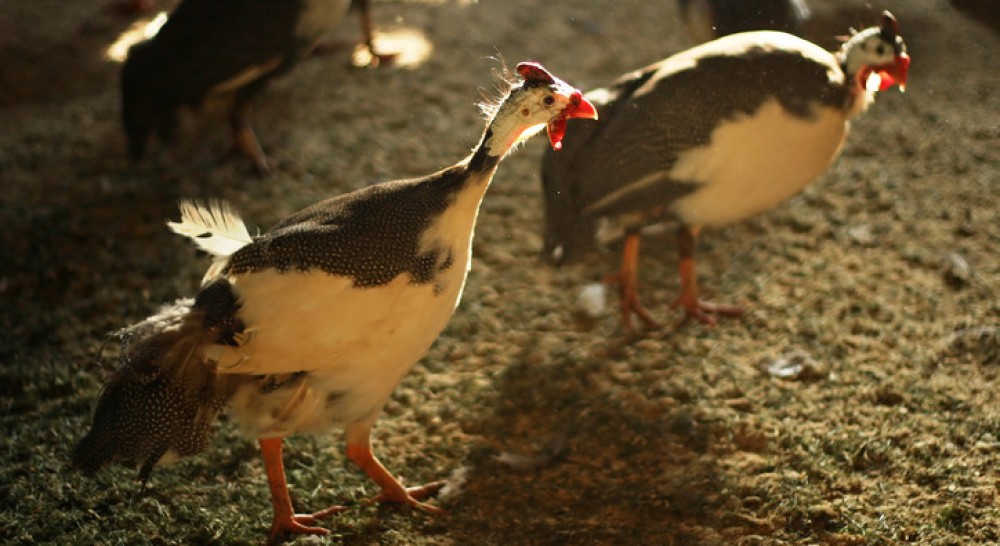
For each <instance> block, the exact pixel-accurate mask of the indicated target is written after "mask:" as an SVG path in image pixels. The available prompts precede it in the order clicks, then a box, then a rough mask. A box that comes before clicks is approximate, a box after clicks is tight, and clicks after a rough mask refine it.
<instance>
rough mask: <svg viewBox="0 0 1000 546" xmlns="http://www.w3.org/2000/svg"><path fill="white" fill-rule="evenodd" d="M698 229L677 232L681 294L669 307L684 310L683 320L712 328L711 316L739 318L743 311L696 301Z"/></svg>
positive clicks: (731, 306)
mask: <svg viewBox="0 0 1000 546" xmlns="http://www.w3.org/2000/svg"><path fill="white" fill-rule="evenodd" d="M698 231H700V228H698V227H687V226H681V227H680V228H679V229H678V230H677V251H678V253H679V254H680V273H681V293H680V295H678V296H677V299H675V300H674V302H673V304H671V307H678V306H680V307H683V308H684V320H682V321H681V324H683V323H684V322H686V321H687V320H688V319H690V318H695V319H698V320H699V321H701V322H703V323H705V324H708V325H711V326H714V325H715V317H713V316H712V315H713V314H715V315H726V316H740V315H742V314H743V309H742V308H740V307H737V306H735V305H721V304H715V303H711V302H707V301H701V300H700V299H698V276H697V274H696V273H695V267H694V244H695V238H696V237H697V236H698Z"/></svg>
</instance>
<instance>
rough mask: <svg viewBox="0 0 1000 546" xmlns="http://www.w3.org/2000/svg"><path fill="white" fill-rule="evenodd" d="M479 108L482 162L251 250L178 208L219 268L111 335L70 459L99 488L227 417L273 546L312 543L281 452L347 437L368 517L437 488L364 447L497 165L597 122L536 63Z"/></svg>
mask: <svg viewBox="0 0 1000 546" xmlns="http://www.w3.org/2000/svg"><path fill="white" fill-rule="evenodd" d="M517 72H518V74H520V76H521V77H522V78H523V81H521V82H512V83H511V87H510V90H509V93H508V94H507V96H506V98H505V99H504V100H503V101H502V102H501V103H500V104H499V105H497V106H495V107H491V108H487V109H486V110H488V111H489V113H491V114H492V118H491V120H490V122H489V125H488V127H487V128H486V131H485V133H484V135H483V137H482V140H481V141H480V143H479V145H478V146H477V147H476V149H475V150H474V151H473V153H472V154H471V155H470V156H468V157H467V158H466V159H464V160H463V161H461V162H459V163H458V164H456V165H454V166H452V167H449V168H447V169H444V170H442V171H439V172H437V173H434V174H432V175H429V176H425V177H423V178H416V179H411V180H397V181H392V182H386V183H382V184H377V185H374V186H370V187H367V188H364V189H361V190H358V191H355V192H352V193H349V194H346V195H342V196H339V197H335V198H332V199H328V200H326V201H322V202H320V203H317V204H316V205H314V206H311V207H309V208H307V209H305V210H302V211H300V212H298V213H296V214H293V215H292V216H290V217H288V218H286V219H285V220H284V221H282V222H280V223H279V224H278V225H277V226H275V227H274V228H273V229H272V230H271V231H270V232H268V233H265V234H263V235H260V236H257V237H253V238H251V237H250V235H249V234H248V233H247V231H246V228H245V227H244V225H243V222H242V221H241V220H240V219H239V218H238V217H236V216H235V215H234V214H233V213H232V212H231V211H230V210H229V209H228V207H225V206H221V205H216V206H211V207H199V206H195V205H193V204H191V203H187V204H184V205H183V206H182V216H181V221H180V222H179V223H172V224H171V227H172V229H174V231H176V232H178V233H181V234H183V235H186V236H188V237H190V238H191V239H193V240H194V241H195V242H196V243H197V244H198V245H199V247H201V248H202V249H204V250H206V251H208V252H210V253H212V254H213V255H215V262H214V263H213V265H212V266H211V267H210V269H209V271H208V273H207V274H206V276H205V279H204V282H203V286H202V289H201V291H200V292H199V294H198V295H197V297H195V298H194V300H182V301H179V302H177V303H175V304H173V305H170V306H167V307H165V308H164V309H162V310H161V312H160V313H158V314H156V315H155V316H153V317H150V318H149V319H147V320H145V321H143V322H141V323H139V324H137V325H135V326H132V327H129V328H126V329H125V330H123V331H122V332H121V333H122V337H123V338H124V344H123V348H122V350H121V354H120V370H119V371H118V372H117V375H116V376H115V377H114V378H113V379H112V380H111V381H110V382H109V384H108V385H107V386H106V387H105V389H104V391H103V393H102V395H101V399H100V401H99V402H98V405H97V409H96V411H95V415H94V423H93V426H92V428H91V430H90V432H89V433H88V434H87V436H86V437H84V438H83V439H82V440H81V441H80V443H79V445H78V446H77V448H76V450H75V452H74V462H75V464H76V465H77V466H78V467H80V468H82V469H83V470H85V471H87V472H95V471H97V470H99V469H100V468H102V467H104V466H105V465H107V464H109V463H111V462H113V461H115V460H132V461H136V462H138V463H139V464H141V465H142V466H141V470H140V477H141V478H143V479H145V478H146V477H147V476H148V474H149V472H150V470H152V468H153V466H154V465H156V464H157V463H158V462H160V461H163V460H166V459H169V458H173V457H175V456H178V455H189V454H192V453H195V452H197V451H199V450H200V449H202V448H203V447H204V446H205V444H206V442H207V440H208V435H209V430H210V428H211V426H212V422H213V421H214V418H215V416H216V413H217V412H219V411H220V410H223V409H225V410H226V411H227V412H228V413H229V415H230V416H231V417H232V419H233V420H234V421H235V422H236V423H238V424H239V425H240V426H241V427H242V429H243V430H244V431H245V432H246V433H247V434H249V435H250V436H252V437H254V438H258V439H259V440H260V447H261V452H262V454H263V457H264V462H265V466H266V469H267V474H268V480H269V483H270V489H271V497H272V502H273V505H274V522H273V524H272V527H271V536H272V538H273V539H278V538H279V537H280V536H281V535H283V534H285V533H311V534H324V533H326V530H325V529H322V528H319V527H313V525H314V524H315V522H316V520H317V519H318V518H320V517H323V516H325V515H329V514H331V513H334V512H336V511H337V510H338V508H337V507H334V508H331V509H328V510H324V511H320V512H317V513H315V514H310V515H296V514H294V513H293V511H292V504H291V500H290V498H289V495H288V490H287V487H286V485H285V477H284V470H283V467H282V460H281V446H282V438H283V437H284V436H288V435H290V434H295V433H322V432H324V431H328V430H329V429H330V428H331V427H334V426H341V427H344V428H345V429H346V440H347V456H348V458H350V459H351V460H352V461H354V462H355V463H356V464H357V465H358V466H360V467H361V469H362V470H363V471H364V472H365V473H366V474H367V475H368V476H369V477H371V479H373V480H374V481H375V482H376V483H377V484H378V485H379V486H381V488H382V493H381V495H380V496H379V499H380V500H386V501H395V502H402V503H407V504H411V505H414V506H417V507H420V508H423V509H425V510H427V511H431V512H437V511H439V509H438V508H436V507H434V506H431V505H428V504H425V503H423V502H421V499H423V498H425V497H426V496H427V495H429V494H431V493H433V492H434V491H436V490H437V489H438V488H439V487H440V485H441V484H440V483H434V484H428V485H426V486H422V487H416V488H411V489H406V488H404V487H403V486H402V485H401V484H400V483H399V481H397V480H396V478H394V477H393V476H392V474H390V473H389V472H388V471H387V470H386V469H385V468H384V467H383V466H382V465H381V464H380V463H379V462H378V460H377V459H376V458H375V457H374V455H373V454H372V450H371V444H370V433H371V429H372V426H373V424H374V423H375V421H376V419H377V418H378V416H379V414H380V412H381V410H382V407H383V405H384V404H385V403H386V400H388V398H389V396H390V395H391V393H392V391H393V390H394V389H395V387H396V385H397V384H398V383H399V381H400V380H401V379H402V377H403V376H404V375H405V374H406V373H407V372H408V371H409V370H410V368H412V367H413V365H414V364H415V363H416V362H417V361H418V360H419V359H420V358H421V357H422V356H423V355H424V353H426V351H427V350H428V348H429V347H430V345H431V343H432V342H433V341H434V339H435V338H436V337H437V336H438V334H439V333H440V332H441V331H442V329H444V327H445V324H446V323H447V322H448V319H449V318H450V317H451V315H452V313H453V312H454V310H455V307H456V305H457V304H458V301H459V298H460V297H461V294H462V288H463V286H464V284H465V280H466V274H467V273H468V270H469V267H470V265H471V251H472V237H473V229H474V227H475V223H476V217H477V214H478V211H479V205H480V202H481V200H482V198H483V195H484V194H485V192H486V190H487V188H488V186H489V184H490V181H491V179H492V177H493V173H494V172H495V171H496V168H497V166H498V165H499V163H500V160H501V159H503V157H504V156H505V155H506V154H507V153H508V152H509V151H510V150H511V149H512V148H513V147H514V146H515V145H517V144H518V143H519V142H521V141H523V140H525V139H526V138H528V137H530V136H531V135H533V134H535V133H536V132H537V131H538V130H540V129H541V128H543V127H544V128H547V129H548V134H549V139H550V141H551V143H552V146H553V147H555V148H558V147H559V146H560V143H561V140H562V138H563V135H564V133H565V130H566V124H567V120H569V119H571V118H593V117H594V116H595V115H596V111H595V109H594V107H593V105H592V104H590V103H589V102H588V101H587V100H585V99H584V98H583V96H582V94H581V93H580V92H579V91H578V90H576V89H574V88H572V87H570V86H569V85H567V84H566V83H565V82H563V81H562V80H559V79H558V78H555V77H554V76H552V75H551V74H549V73H548V72H547V71H546V70H545V69H544V68H542V67H541V66H540V65H538V64H536V63H521V64H520V65H518V67H517Z"/></svg>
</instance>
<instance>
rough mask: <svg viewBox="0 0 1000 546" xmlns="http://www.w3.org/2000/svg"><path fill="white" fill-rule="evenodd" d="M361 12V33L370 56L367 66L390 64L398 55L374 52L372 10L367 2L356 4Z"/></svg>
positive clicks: (365, 0)
mask: <svg viewBox="0 0 1000 546" xmlns="http://www.w3.org/2000/svg"><path fill="white" fill-rule="evenodd" d="M358 4H359V6H358V7H359V9H360V10H361V33H362V34H364V36H365V47H367V48H368V53H369V54H370V55H371V59H370V60H369V63H368V65H369V66H372V67H375V66H379V65H381V64H383V63H384V64H391V63H392V62H393V61H395V60H396V57H398V56H399V55H398V54H397V53H379V52H377V51H376V50H375V23H374V22H373V21H372V10H371V6H370V5H369V1H368V0H360V1H359V2H358Z"/></svg>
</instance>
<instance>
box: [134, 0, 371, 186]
mask: <svg viewBox="0 0 1000 546" xmlns="http://www.w3.org/2000/svg"><path fill="white" fill-rule="evenodd" d="M355 3H356V4H357V7H358V8H359V9H360V11H361V22H362V27H363V28H364V30H365V34H366V38H365V40H366V44H368V46H369V47H371V44H372V37H371V32H372V29H371V26H372V25H371V16H370V13H369V7H368V1H367V0H360V1H357V0H356V2H355ZM350 5H351V2H350V0H245V1H243V2H241V3H240V4H239V8H238V9H236V8H235V7H234V6H233V5H230V4H229V3H226V2H219V1H217V0H184V1H182V2H181V3H180V4H179V5H178V6H177V7H176V9H174V11H173V12H172V13H171V14H170V17H169V18H167V21H166V22H165V23H164V24H163V26H162V27H161V28H160V29H159V31H158V32H157V33H156V34H155V35H154V36H153V37H152V38H150V39H149V40H146V41H144V42H140V43H137V44H135V45H134V46H132V48H131V49H130V50H129V53H128V57H127V58H126V60H125V64H124V66H123V67H122V72H121V92H122V122H123V125H124V128H125V134H126V137H127V138H128V151H129V156H130V157H131V158H132V159H133V160H138V159H141V158H142V157H143V155H145V151H146V147H147V145H148V142H149V139H150V136H151V135H152V133H153V132H154V131H155V132H156V133H157V134H158V136H159V137H160V138H161V140H164V141H170V140H172V139H173V135H174V132H175V130H176V125H177V118H178V114H179V111H180V110H181V108H183V107H191V108H198V107H199V106H201V105H202V104H203V103H204V102H205V100H206V99H208V98H216V97H225V98H226V99H228V100H231V101H232V106H231V107H230V110H229V123H230V126H231V128H232V132H233V140H234V144H235V148H236V149H237V150H238V151H239V152H241V153H242V154H244V155H246V156H247V157H248V158H249V159H250V160H251V161H252V162H253V164H254V167H256V169H257V170H258V172H261V173H266V172H267V171H268V170H269V166H268V162H267V157H266V156H265V155H264V152H263V150H262V149H261V147H260V144H259V143H258V141H257V137H256V135H255V134H254V131H253V128H252V127H251V125H250V104H251V100H252V99H253V97H254V96H255V95H256V94H257V93H258V92H260V90H261V89H263V87H264V86H265V85H266V84H267V83H268V82H269V81H270V80H271V79H272V78H274V77H276V76H279V75H281V74H284V73H286V72H288V71H289V70H291V69H292V67H294V66H295V64H296V63H297V62H298V61H299V60H301V59H302V58H303V57H305V56H306V55H308V54H309V52H310V51H312V49H313V48H314V47H315V46H316V44H317V42H318V41H319V40H320V39H321V38H322V37H323V36H324V35H326V34H328V33H329V32H330V31H331V30H332V29H333V28H334V27H336V26H337V25H338V24H339V23H340V21H341V20H342V19H343V18H344V15H345V13H346V12H347V9H348V7H349V6H350ZM373 58H375V59H377V58H380V56H379V55H375V54H374V52H373Z"/></svg>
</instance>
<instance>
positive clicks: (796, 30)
mask: <svg viewBox="0 0 1000 546" xmlns="http://www.w3.org/2000/svg"><path fill="white" fill-rule="evenodd" d="M678 7H679V8H680V11H681V18H682V19H683V20H684V26H685V28H687V31H688V34H689V35H690V36H691V39H692V40H693V41H694V42H695V43H703V42H708V41H710V40H714V39H716V38H721V37H723V36H727V35H729V34H736V33H737V32H746V31H749V30H778V31H781V32H787V33H789V34H795V35H797V36H801V35H802V30H803V26H804V25H805V23H806V21H808V20H809V16H810V12H809V6H807V5H806V2H805V0H678Z"/></svg>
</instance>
